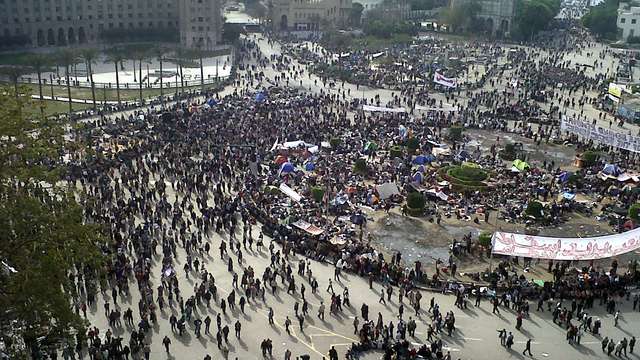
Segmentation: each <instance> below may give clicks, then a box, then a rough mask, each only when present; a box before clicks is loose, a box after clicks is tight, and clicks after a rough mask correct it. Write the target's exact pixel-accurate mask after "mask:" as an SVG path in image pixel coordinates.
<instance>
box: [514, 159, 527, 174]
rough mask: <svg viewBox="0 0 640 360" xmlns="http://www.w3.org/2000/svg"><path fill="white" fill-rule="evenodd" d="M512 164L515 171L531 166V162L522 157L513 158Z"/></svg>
mask: <svg viewBox="0 0 640 360" xmlns="http://www.w3.org/2000/svg"><path fill="white" fill-rule="evenodd" d="M511 165H512V167H511V171H515V172H522V171H525V170H528V169H529V168H530V166H529V164H528V163H527V162H526V161H522V160H520V159H515V160H513V163H512V164H511Z"/></svg>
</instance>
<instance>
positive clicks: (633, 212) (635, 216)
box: [629, 203, 640, 222]
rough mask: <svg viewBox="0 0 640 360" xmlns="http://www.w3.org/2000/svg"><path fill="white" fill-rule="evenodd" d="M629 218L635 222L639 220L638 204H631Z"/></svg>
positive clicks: (639, 206) (639, 207) (639, 205)
mask: <svg viewBox="0 0 640 360" xmlns="http://www.w3.org/2000/svg"><path fill="white" fill-rule="evenodd" d="M629 218H630V219H631V220H633V221H635V222H640V204H637V203H636V204H633V205H631V207H630V208H629Z"/></svg>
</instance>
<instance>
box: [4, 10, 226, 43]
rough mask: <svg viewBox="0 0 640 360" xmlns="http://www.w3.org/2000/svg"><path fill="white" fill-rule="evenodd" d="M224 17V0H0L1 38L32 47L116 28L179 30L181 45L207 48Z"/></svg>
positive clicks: (91, 39) (87, 39) (91, 38)
mask: <svg viewBox="0 0 640 360" xmlns="http://www.w3.org/2000/svg"><path fill="white" fill-rule="evenodd" d="M196 13H198V15H196ZM222 22H223V21H222V7H221V4H220V0H0V37H2V38H3V39H9V38H14V39H15V38H22V39H24V40H23V42H24V45H26V46H34V47H42V46H66V45H73V44H84V43H97V42H99V41H100V40H101V39H102V38H103V36H104V34H107V33H109V32H111V33H117V32H118V31H120V32H126V31H131V32H135V31H139V32H145V31H146V32H154V31H155V32H158V33H171V32H172V31H176V32H178V31H180V40H181V42H182V43H183V45H185V46H190V47H192V46H195V45H200V46H203V47H205V48H206V47H212V46H215V45H216V44H217V43H219V41H220V39H221V33H222ZM194 39H195V41H194ZM200 39H202V41H200ZM211 44H213V45H211Z"/></svg>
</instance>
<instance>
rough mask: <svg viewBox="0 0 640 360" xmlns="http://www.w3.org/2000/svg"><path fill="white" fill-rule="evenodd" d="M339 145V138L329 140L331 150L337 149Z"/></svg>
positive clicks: (340, 140)
mask: <svg viewBox="0 0 640 360" xmlns="http://www.w3.org/2000/svg"><path fill="white" fill-rule="evenodd" d="M341 143H342V139H340V138H331V139H330V140H329V145H331V148H332V149H333V150H335V149H337V148H338V147H339V146H340V144H341Z"/></svg>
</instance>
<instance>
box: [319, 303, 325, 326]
mask: <svg viewBox="0 0 640 360" xmlns="http://www.w3.org/2000/svg"><path fill="white" fill-rule="evenodd" d="M318 318H320V320H322V321H324V302H322V301H320V306H318Z"/></svg>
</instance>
